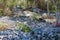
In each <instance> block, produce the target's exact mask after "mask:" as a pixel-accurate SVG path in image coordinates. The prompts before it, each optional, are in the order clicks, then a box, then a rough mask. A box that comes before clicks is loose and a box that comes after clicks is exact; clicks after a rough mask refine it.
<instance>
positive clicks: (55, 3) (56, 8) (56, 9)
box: [53, 0, 59, 26]
mask: <svg viewBox="0 0 60 40" xmlns="http://www.w3.org/2000/svg"><path fill="white" fill-rule="evenodd" d="M56 1H57V0H53V3H54V7H55V11H56V12H55V13H56V26H57V24H58V20H59V18H58V17H59V15H58V7H57V2H56Z"/></svg>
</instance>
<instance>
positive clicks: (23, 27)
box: [17, 22, 31, 32]
mask: <svg viewBox="0 0 60 40" xmlns="http://www.w3.org/2000/svg"><path fill="white" fill-rule="evenodd" d="M17 28H18V29H19V30H21V31H23V32H29V31H31V30H30V28H29V27H28V25H27V24H24V23H22V22H18V23H17Z"/></svg>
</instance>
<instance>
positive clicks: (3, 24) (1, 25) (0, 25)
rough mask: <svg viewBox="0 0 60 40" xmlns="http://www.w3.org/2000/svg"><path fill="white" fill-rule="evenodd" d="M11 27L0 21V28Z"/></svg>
mask: <svg viewBox="0 0 60 40" xmlns="http://www.w3.org/2000/svg"><path fill="white" fill-rule="evenodd" d="M10 28H11V27H10V26H9V25H8V24H7V23H4V22H0V30H6V29H10Z"/></svg>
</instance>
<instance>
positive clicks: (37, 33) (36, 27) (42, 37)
mask: <svg viewBox="0 0 60 40" xmlns="http://www.w3.org/2000/svg"><path fill="white" fill-rule="evenodd" d="M0 20H1V21H3V20H4V21H5V22H6V23H8V24H14V25H15V24H16V21H21V22H26V23H27V24H28V26H29V28H30V29H31V30H32V32H22V31H21V30H17V29H15V27H14V26H13V25H12V27H13V28H14V29H9V30H3V31H0V40H58V36H59V35H58V34H60V28H59V27H53V25H51V24H50V23H48V22H38V21H36V20H31V19H30V18H29V17H19V18H17V19H16V18H11V17H8V16H7V17H1V18H0ZM7 20H8V21H7Z"/></svg>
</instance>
